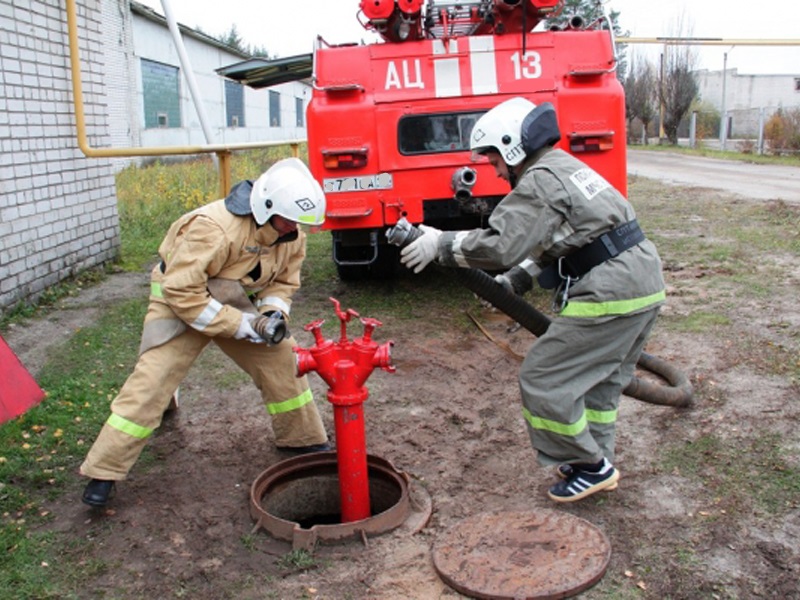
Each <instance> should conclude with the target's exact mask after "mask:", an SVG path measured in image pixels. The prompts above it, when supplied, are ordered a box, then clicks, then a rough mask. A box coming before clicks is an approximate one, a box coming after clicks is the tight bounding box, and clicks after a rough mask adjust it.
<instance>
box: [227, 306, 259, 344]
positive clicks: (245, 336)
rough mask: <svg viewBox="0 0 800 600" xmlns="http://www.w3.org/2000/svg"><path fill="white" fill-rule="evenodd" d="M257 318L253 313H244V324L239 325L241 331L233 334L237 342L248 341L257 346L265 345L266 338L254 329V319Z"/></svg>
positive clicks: (238, 330)
mask: <svg viewBox="0 0 800 600" xmlns="http://www.w3.org/2000/svg"><path fill="white" fill-rule="evenodd" d="M255 318H256V315H254V314H252V313H246V312H243V313H242V322H241V323H239V329H237V330H236V333H235V334H233V337H234V338H235V339H237V340H247V341H248V342H254V343H256V344H263V343H264V338H262V337H261V336H260V335H258V333H256V330H255V329H253V319H255Z"/></svg>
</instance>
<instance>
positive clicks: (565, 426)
mask: <svg viewBox="0 0 800 600" xmlns="http://www.w3.org/2000/svg"><path fill="white" fill-rule="evenodd" d="M522 414H523V415H525V420H526V421H527V422H528V424H529V425H530V426H531V427H533V428H534V429H542V430H544V431H550V432H552V433H557V434H559V435H568V436H571V437H575V436H577V435H578V434H579V433H580V432H581V431H583V430H584V429H586V426H587V420H586V414H583V415H581V418H580V419H578V420H577V421H575V422H574V423H559V422H558V421H551V420H550V419H543V418H541V417H534V416H533V415H532V414H531V413H530V411H529V410H528V409H527V408H525V407H524V406H523V407H522Z"/></svg>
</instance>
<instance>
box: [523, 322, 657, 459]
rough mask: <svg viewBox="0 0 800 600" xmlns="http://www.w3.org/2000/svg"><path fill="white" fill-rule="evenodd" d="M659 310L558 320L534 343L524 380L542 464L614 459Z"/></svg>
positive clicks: (527, 415)
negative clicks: (624, 400) (622, 405)
mask: <svg viewBox="0 0 800 600" xmlns="http://www.w3.org/2000/svg"><path fill="white" fill-rule="evenodd" d="M658 311H659V308H658V307H656V308H653V309H651V310H647V311H645V312H640V313H637V314H633V315H623V316H619V317H613V318H605V319H576V318H556V319H554V320H553V322H552V323H551V325H550V327H549V328H548V330H547V332H546V333H545V334H544V335H542V336H541V337H540V338H539V339H538V340H537V341H536V342H535V343H534V344H533V346H532V347H531V349H530V351H529V352H528V355H527V356H526V357H525V360H524V361H523V363H522V369H521V371H520V376H519V382H520V391H521V393H522V404H523V413H524V415H525V420H526V422H527V425H528V433H529V435H530V438H531V444H532V445H533V447H534V449H536V450H537V452H538V454H537V459H538V461H539V463H540V464H542V465H553V464H560V463H595V462H598V461H600V460H601V459H602V458H603V457H606V458H607V459H608V460H609V461H612V462H613V460H614V442H615V432H616V420H617V412H618V407H619V399H620V393H621V391H622V390H623V389H624V388H625V386H627V385H628V383H629V382H630V381H631V378H632V377H633V373H634V370H635V368H636V362H637V361H638V360H639V355H640V354H641V352H642V349H643V348H644V345H645V342H646V341H647V336H648V335H649V333H650V330H651V329H652V328H653V325H654V324H655V321H656V316H657V315H658Z"/></svg>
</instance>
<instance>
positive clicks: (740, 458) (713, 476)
mask: <svg viewBox="0 0 800 600" xmlns="http://www.w3.org/2000/svg"><path fill="white" fill-rule="evenodd" d="M790 458H791V457H790V454H789V451H788V450H787V449H786V448H785V447H784V446H783V445H782V444H781V439H780V437H778V436H777V435H774V434H770V433H762V434H760V435H754V436H749V437H747V438H744V439H738V438H737V439H723V438H721V437H719V436H716V435H704V436H701V437H699V438H698V439H696V440H694V441H691V442H687V443H685V444H682V445H680V446H672V447H670V448H668V449H667V450H666V452H665V453H664V455H663V457H662V459H661V466H662V468H663V469H664V470H665V471H667V472H672V473H676V474H679V475H681V476H684V477H689V478H691V479H693V480H696V481H697V482H698V483H699V484H700V485H702V486H703V488H704V489H705V490H706V493H707V495H708V497H709V498H710V499H713V501H715V502H719V504H720V506H721V507H724V508H725V510H726V511H727V512H729V513H736V512H751V511H753V510H760V511H763V512H765V513H767V514H769V515H780V514H783V513H785V512H786V511H788V510H791V509H793V508H794V509H796V508H797V507H798V506H800V504H798V498H800V469H798V468H797V467H794V466H792V464H791V460H790ZM794 462H795V463H796V460H795V461H794Z"/></svg>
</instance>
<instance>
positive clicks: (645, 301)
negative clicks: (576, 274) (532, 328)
mask: <svg viewBox="0 0 800 600" xmlns="http://www.w3.org/2000/svg"><path fill="white" fill-rule="evenodd" d="M666 297H667V293H666V292H665V291H664V290H661V291H660V292H656V293H655V294H651V295H650V296H644V297H642V298H631V299H630V300H611V301H609V302H580V301H578V300H570V301H569V302H568V303H567V306H566V307H565V308H564V310H562V311H561V313H559V314H560V315H561V316H562V317H605V316H608V315H627V314H629V313H632V312H634V311H637V310H641V309H643V308H647V307H648V306H650V305H652V304H656V303H658V302H662V301H664V300H665V299H666Z"/></svg>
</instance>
